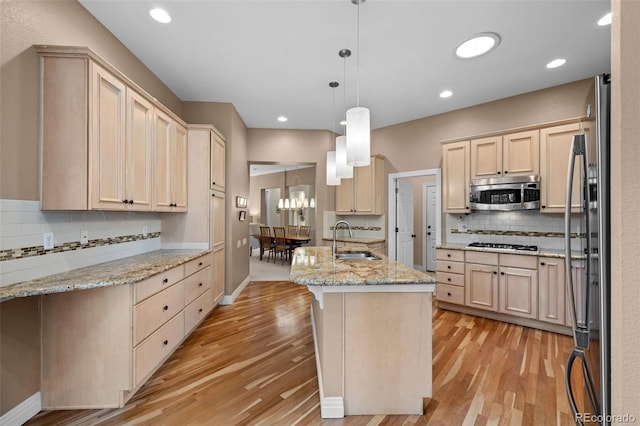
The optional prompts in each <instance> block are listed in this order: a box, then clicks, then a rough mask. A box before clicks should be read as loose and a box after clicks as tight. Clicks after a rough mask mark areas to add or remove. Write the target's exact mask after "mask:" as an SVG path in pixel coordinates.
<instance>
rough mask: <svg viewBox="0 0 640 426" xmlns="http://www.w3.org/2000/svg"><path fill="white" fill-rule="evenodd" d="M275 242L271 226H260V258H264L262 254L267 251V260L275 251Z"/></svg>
mask: <svg viewBox="0 0 640 426" xmlns="http://www.w3.org/2000/svg"><path fill="white" fill-rule="evenodd" d="M274 249H275V243H274V242H273V239H272V238H271V228H269V227H268V226H261V227H260V260H262V255H263V254H264V252H265V251H266V252H267V261H268V260H269V257H270V256H271V254H272V253H274ZM274 261H275V253H274Z"/></svg>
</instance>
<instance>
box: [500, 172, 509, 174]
mask: <svg viewBox="0 0 640 426" xmlns="http://www.w3.org/2000/svg"><path fill="white" fill-rule="evenodd" d="M505 173H507V172H505ZM498 174H500V172H498Z"/></svg>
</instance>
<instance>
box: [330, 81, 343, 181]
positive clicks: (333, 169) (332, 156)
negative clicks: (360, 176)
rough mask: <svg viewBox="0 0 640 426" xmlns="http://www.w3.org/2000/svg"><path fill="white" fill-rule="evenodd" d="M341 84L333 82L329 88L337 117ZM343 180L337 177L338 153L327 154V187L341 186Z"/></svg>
mask: <svg viewBox="0 0 640 426" xmlns="http://www.w3.org/2000/svg"><path fill="white" fill-rule="evenodd" d="M339 85H340V83H338V82H337V81H332V82H331V83H329V87H331V88H332V89H333V115H334V117H335V115H336V114H335V113H336V87H338V86H339ZM333 133H334V134H335V118H334V119H333ZM340 182H341V179H340V177H339V176H338V175H337V169H336V151H329V152H327V186H336V185H340Z"/></svg>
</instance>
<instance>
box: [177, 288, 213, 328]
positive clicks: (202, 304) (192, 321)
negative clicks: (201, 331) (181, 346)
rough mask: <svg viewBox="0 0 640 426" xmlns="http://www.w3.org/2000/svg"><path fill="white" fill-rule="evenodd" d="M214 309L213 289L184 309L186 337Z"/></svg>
mask: <svg viewBox="0 0 640 426" xmlns="http://www.w3.org/2000/svg"><path fill="white" fill-rule="evenodd" d="M211 309H213V294H212V293H211V289H209V290H207V291H206V292H205V293H204V294H202V295H200V297H198V298H197V299H196V300H194V301H193V303H191V304H190V305H188V306H187V307H186V308H184V332H185V335H186V334H187V333H189V332H191V330H192V329H193V328H194V327H195V326H196V325H197V324H198V323H199V322H200V321H202V320H203V319H204V318H205V317H206V316H207V314H208V313H209V312H211Z"/></svg>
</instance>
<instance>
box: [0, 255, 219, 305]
mask: <svg viewBox="0 0 640 426" xmlns="http://www.w3.org/2000/svg"><path fill="white" fill-rule="evenodd" d="M211 252H212V250H211V249H205V250H154V251H151V252H148V253H142V254H137V255H135V256H130V257H124V258H122V259H117V260H111V261H108V262H103V263H97V264H95V265H90V266H85V267H82V268H78V269H72V270H69V271H66V272H61V273H58V274H52V275H47V276H44V277H40V278H36V279H33V280H27V281H22V282H19V283H15V284H10V285H7V286H3V287H0V302H5V301H8V300H12V299H17V298H21V297H31V296H42V295H47V294H57V293H66V292H69V291H76V290H90V289H93V288H102V287H110V286H115V285H125V284H135V283H137V282H140V281H144V280H146V279H147V278H150V277H152V276H154V275H157V274H160V273H162V272H165V271H168V270H169V269H173V268H175V267H177V266H180V265H183V264H185V263H187V262H189V261H191V260H193V259H197V258H199V257H202V256H205V255H207V254H210V253H211ZM164 253H166V255H172V256H174V259H173V260H172V261H170V262H168V263H164V264H162V265H161V266H157V267H155V268H153V269H146V270H145V268H144V267H140V269H138V270H137V271H138V272H135V271H129V274H131V275H132V276H127V277H119V276H118V273H114V274H112V275H111V276H112V277H115V278H111V279H110V276H107V275H105V276H104V277H102V278H100V277H98V278H95V277H94V278H93V279H86V280H83V279H82V278H80V277H79V278H76V282H74V283H72V284H60V285H55V284H48V283H49V282H51V281H52V280H56V281H59V280H64V279H69V278H68V277H69V276H73V275H76V274H82V273H83V272H86V275H87V276H89V275H90V269H91V268H104V267H105V266H106V267H108V265H110V264H112V265H117V264H119V263H122V262H126V261H127V260H132V261H135V258H139V259H143V258H144V257H149V256H152V255H155V256H158V255H163V254H164Z"/></svg>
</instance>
